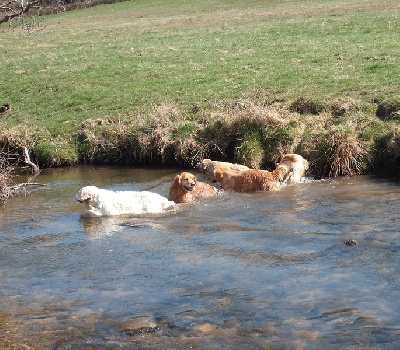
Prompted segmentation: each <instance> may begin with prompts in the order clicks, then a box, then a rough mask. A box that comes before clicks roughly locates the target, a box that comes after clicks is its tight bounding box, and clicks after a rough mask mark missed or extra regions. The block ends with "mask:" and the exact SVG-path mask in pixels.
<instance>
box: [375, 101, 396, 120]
mask: <svg viewBox="0 0 400 350" xmlns="http://www.w3.org/2000/svg"><path fill="white" fill-rule="evenodd" d="M376 115H377V117H378V118H380V119H382V120H385V121H386V120H393V119H396V120H399V119H400V102H399V101H383V102H381V103H379V104H378V108H377V110H376Z"/></svg>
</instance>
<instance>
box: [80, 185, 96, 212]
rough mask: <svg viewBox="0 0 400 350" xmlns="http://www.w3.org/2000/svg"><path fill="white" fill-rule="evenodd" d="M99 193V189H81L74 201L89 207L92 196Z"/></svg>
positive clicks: (88, 187) (92, 187)
mask: <svg viewBox="0 0 400 350" xmlns="http://www.w3.org/2000/svg"><path fill="white" fill-rule="evenodd" d="M98 191H99V188H97V187H96V186H85V187H82V188H81V189H80V190H79V192H78V194H77V195H76V196H75V199H76V200H77V201H78V202H79V203H85V204H86V205H87V206H88V207H90V205H91V203H92V200H93V195H94V194H95V193H97V192H98Z"/></svg>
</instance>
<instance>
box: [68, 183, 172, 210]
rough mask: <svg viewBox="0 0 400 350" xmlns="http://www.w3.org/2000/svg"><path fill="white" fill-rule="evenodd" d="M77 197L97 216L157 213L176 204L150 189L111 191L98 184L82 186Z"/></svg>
mask: <svg viewBox="0 0 400 350" xmlns="http://www.w3.org/2000/svg"><path fill="white" fill-rule="evenodd" d="M75 199H76V200H77V201H78V202H80V203H85V205H86V209H87V210H88V212H89V213H90V214H92V215H95V216H112V215H123V214H146V213H149V214H157V213H163V212H164V210H165V209H168V208H171V207H173V206H174V205H175V203H174V202H172V201H169V200H168V199H167V198H165V197H163V196H161V195H159V194H157V193H153V192H149V191H110V190H104V189H101V188H98V187H96V186H85V187H82V188H81V189H80V190H79V193H78V194H77V195H76V196H75Z"/></svg>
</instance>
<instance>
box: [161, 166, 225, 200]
mask: <svg viewBox="0 0 400 350" xmlns="http://www.w3.org/2000/svg"><path fill="white" fill-rule="evenodd" d="M217 194H218V190H217V189H216V188H215V187H213V186H211V185H209V184H207V183H205V182H200V181H197V179H196V176H195V175H193V174H191V173H188V172H183V173H181V174H179V175H176V176H175V178H174V181H173V182H172V185H171V187H170V189H169V196H168V199H169V200H170V201H174V202H175V203H189V202H192V201H193V200H196V199H198V198H212V197H216V196H217Z"/></svg>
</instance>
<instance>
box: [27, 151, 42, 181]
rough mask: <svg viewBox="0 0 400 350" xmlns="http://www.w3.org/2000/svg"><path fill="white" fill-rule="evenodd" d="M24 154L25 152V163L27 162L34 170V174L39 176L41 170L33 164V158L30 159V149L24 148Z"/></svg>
mask: <svg viewBox="0 0 400 350" xmlns="http://www.w3.org/2000/svg"><path fill="white" fill-rule="evenodd" d="M23 152H24V162H25V164H27V165H29V167H30V168H31V170H32V174H33V175H39V173H40V169H39V167H38V166H37V165H36V164H35V163H33V162H32V161H31V158H30V157H29V152H28V148H26V147H23Z"/></svg>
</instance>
